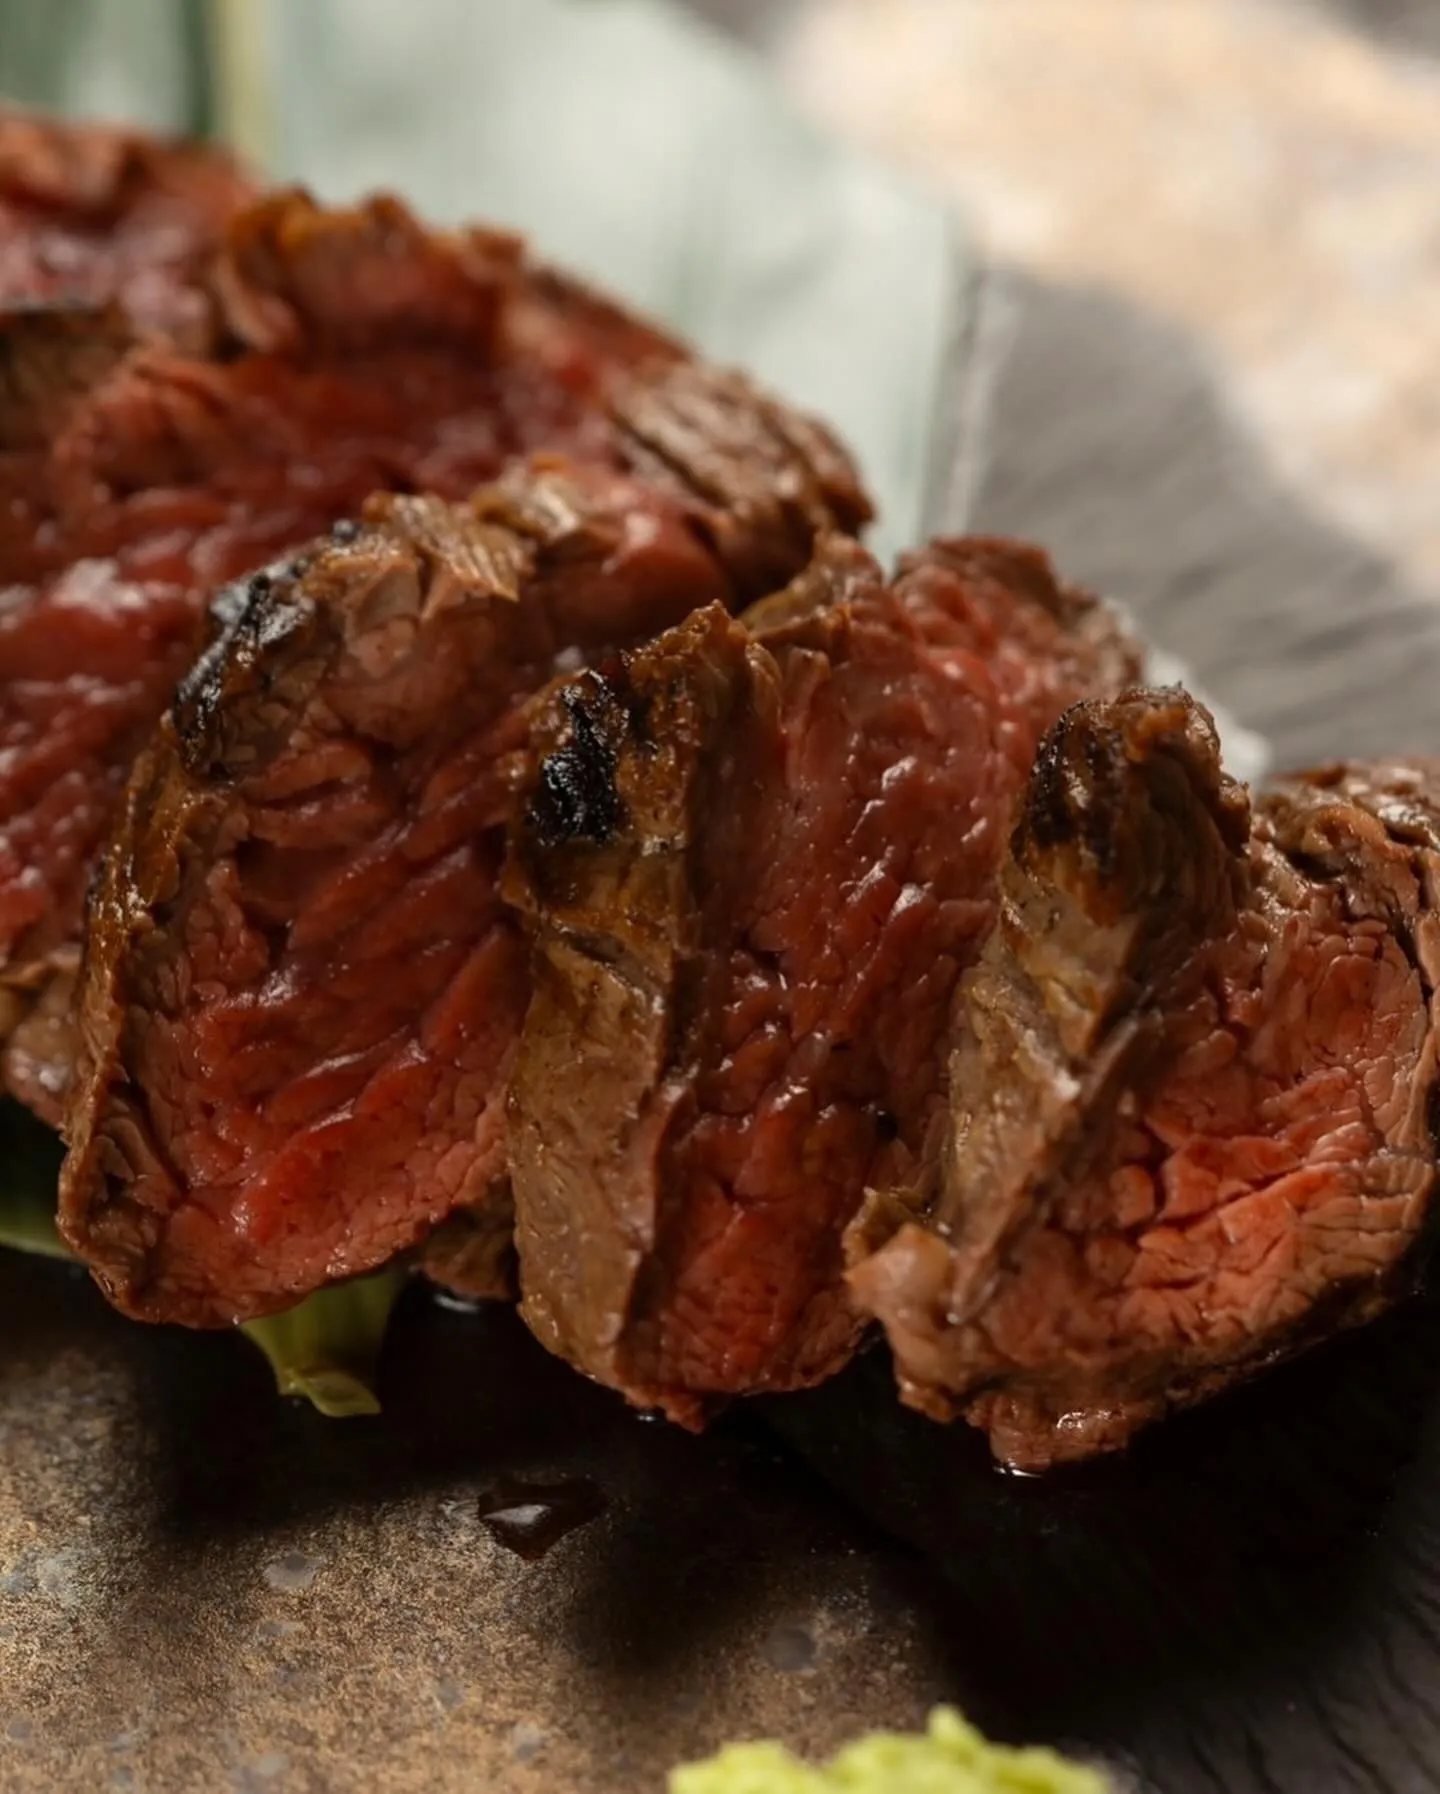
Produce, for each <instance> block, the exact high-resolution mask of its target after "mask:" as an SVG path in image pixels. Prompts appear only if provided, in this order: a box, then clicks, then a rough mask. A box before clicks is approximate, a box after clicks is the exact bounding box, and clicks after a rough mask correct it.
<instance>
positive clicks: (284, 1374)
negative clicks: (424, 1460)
mask: <svg viewBox="0 0 1440 1794" xmlns="http://www.w3.org/2000/svg"><path fill="white" fill-rule="evenodd" d="M64 1156H65V1154H64V1148H63V1147H62V1146H61V1144H60V1141H59V1140H58V1139H57V1138H56V1136H55V1134H53V1133H52V1132H51V1130H50V1129H49V1128H47V1127H45V1126H44V1125H43V1124H42V1123H41V1122H39V1121H37V1120H36V1119H35V1117H34V1116H33V1115H31V1114H30V1112H29V1110H28V1109H25V1108H22V1107H21V1105H20V1104H19V1103H17V1102H12V1101H10V1100H9V1099H3V1100H0V1246H10V1247H14V1248H15V1249H16V1250H17V1251H20V1252H35V1253H40V1254H43V1255H44V1256H45V1257H47V1258H69V1257H70V1252H69V1250H68V1249H67V1247H66V1245H65V1242H64V1241H63V1240H62V1239H61V1238H60V1233H59V1230H58V1228H57V1227H56V1225H55V1191H56V1185H57V1180H58V1178H59V1174H60V1162H61V1160H62V1159H63V1158H64ZM404 1285H405V1273H404V1272H403V1271H399V1270H391V1269H385V1270H380V1271H375V1272H373V1273H372V1274H371V1275H370V1276H368V1277H356V1278H353V1279H352V1280H351V1281H350V1282H348V1283H335V1284H332V1285H330V1287H329V1288H328V1289H322V1290H317V1291H316V1292H315V1294H314V1295H312V1296H307V1297H306V1299H305V1300H304V1301H303V1302H301V1303H299V1304H297V1306H296V1307H294V1308H291V1309H288V1310H287V1311H286V1312H285V1313H284V1314H275V1315H271V1316H269V1317H268V1318H267V1319H265V1320H263V1321H247V1322H245V1324H244V1325H243V1326H242V1327H241V1329H240V1331H241V1332H242V1333H243V1334H244V1335H245V1337H246V1338H247V1339H249V1340H250V1341H251V1342H252V1344H254V1345H255V1346H257V1347H258V1348H259V1349H260V1351H262V1352H263V1353H264V1354H265V1357H266V1360H267V1361H268V1363H269V1365H270V1368H271V1370H272V1371H273V1372H274V1374H275V1383H276V1386H277V1388H278V1389H279V1391H280V1393H281V1394H282V1395H294V1396H301V1397H303V1398H304V1399H305V1400H306V1401H308V1402H309V1403H310V1404H311V1405H312V1406H313V1407H315V1408H317V1409H318V1410H319V1411H320V1413H322V1414H325V1415H328V1416H329V1417H330V1418H332V1419H337V1420H339V1419H347V1418H349V1417H351V1416H354V1415H358V1414H378V1413H379V1412H380V1401H379V1397H378V1396H377V1395H376V1393H375V1372H376V1367H377V1366H378V1364H379V1361H380V1351H381V1347H382V1346H383V1345H384V1342H385V1331H386V1328H387V1326H388V1325H389V1321H390V1311H391V1309H392V1308H393V1307H394V1306H395V1301H396V1298H397V1297H398V1296H399V1294H400V1291H401V1290H402V1289H403V1287H404Z"/></svg>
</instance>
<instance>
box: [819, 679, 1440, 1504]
mask: <svg viewBox="0 0 1440 1794" xmlns="http://www.w3.org/2000/svg"><path fill="white" fill-rule="evenodd" d="M1437 881H1440V763H1432V764H1429V765H1421V764H1414V765H1396V766H1387V767H1379V768H1371V769H1365V768H1358V767H1340V768H1334V769H1331V770H1329V771H1326V772H1323V773H1318V774H1314V775H1310V776H1308V777H1300V778H1296V779H1293V780H1291V781H1288V782H1286V783H1285V784H1283V785H1281V786H1279V787H1278V788H1277V789H1276V790H1274V791H1273V792H1271V793H1270V794H1268V795H1267V796H1265V797H1263V798H1261V799H1260V800H1259V801H1258V803H1257V805H1256V809H1255V814H1254V817H1253V819H1252V817H1251V814H1250V807H1249V803H1248V800H1247V798H1246V796H1245V793H1244V792H1243V791H1242V790H1241V789H1240V788H1239V787H1237V786H1236V785H1234V784H1233V783H1231V782H1230V781H1229V780H1227V779H1226V778H1225V777H1224V775H1223V774H1222V772H1221V769H1220V763H1219V753H1218V747H1217V743H1216V739H1215V735H1214V731H1213V729H1212V728H1211V726H1210V722H1209V719H1208V717H1207V716H1206V715H1205V713H1204V712H1203V711H1202V710H1200V709H1199V707H1198V706H1196V705H1195V704H1193V702H1192V701H1191V700H1189V699H1188V698H1186V697H1185V696H1184V694H1183V693H1179V692H1165V693H1153V692H1148V693H1147V692H1140V693H1132V694H1128V695H1126V696H1125V697H1124V698H1122V699H1120V700H1118V701H1116V702H1114V703H1091V704H1082V705H1081V706H1079V708H1078V709H1076V710H1074V711H1072V712H1071V713H1070V714H1069V715H1067V716H1066V717H1065V718H1063V719H1062V721H1061V722H1060V723H1059V724H1057V726H1056V728H1055V729H1054V730H1053V731H1052V733H1051V735H1050V736H1049V738H1048V739H1047V741H1046V744H1045V746H1044V748H1043V749H1042V752H1041V755H1040V759H1039V762H1038V765H1037V768H1036V771H1035V774H1034V777H1033V779H1032V781H1031V784H1030V789H1029V792H1028V796H1027V800H1026V804H1025V808H1024V811H1023V814H1022V817H1021V820H1020V823H1019V826H1018V827H1017V829H1016V832H1015V836H1014V840H1013V843H1012V848H1011V854H1010V858H1009V860H1008V861H1007V864H1006V867H1005V871H1004V874H1003V878H1002V888H1003V892H1004V901H1003V906H1002V920H1001V925H1000V927H999V928H998V929H997V930H996V932H995V934H994V936H993V937H992V939H991V942H990V945H989V947H988V948H987V950H986V952H985V955H984V957H983V959H982V961H981V963H980V965H979V966H978V967H977V968H976V969H975V970H974V971H973V972H972V973H971V974H970V975H969V976H968V977H967V978H966V980H965V981H964V984H963V986H962V989H961V993H960V999H959V1002H958V1005H957V1021H956V1037H955V1046H954V1052H953V1055H952V1058H951V1071H950V1081H951V1091H952V1097H951V1101H952V1113H951V1116H950V1120H949V1124H948V1126H947V1127H946V1129H945V1130H944V1137H943V1144H942V1145H941V1148H940V1150H939V1152H938V1153H937V1155H936V1159H935V1163H934V1166H933V1172H934V1182H933V1186H932V1189H931V1191H930V1202H929V1206H928V1210H927V1212H926V1213H925V1214H924V1217H923V1219H922V1220H918V1221H911V1222H909V1223H908V1224H905V1225H903V1226H902V1227H901V1228H900V1230H899V1231H898V1232H897V1233H896V1234H895V1237H894V1238H893V1239H892V1240H891V1241H890V1242H889V1243H888V1244H887V1245H886V1246H884V1248H883V1249H882V1250H880V1251H879V1252H878V1253H877V1254H875V1255H874V1256H872V1257H869V1258H868V1259H865V1260H864V1261H863V1262H861V1263H860V1264H859V1266H858V1267H857V1268H856V1269H855V1270H854V1271H853V1273H852V1275H851V1279H850V1281H851V1287H852V1289H853V1291H854V1292H855V1294H856V1297H857V1299H858V1300H860V1302H861V1303H862V1304H863V1305H864V1307H865V1308H866V1309H867V1310H868V1311H869V1312H871V1313H873V1314H876V1315H878V1316H879V1317H880V1319H881V1320H883V1322H884V1323H885V1327H886V1330H887V1332H888V1334H889V1337H890V1342H891V1345H892V1347H893V1349H894V1353H895V1358H896V1362H897V1366H898V1370H899V1375H900V1380H901V1387H902V1391H903V1393H904V1396H905V1399H906V1400H907V1401H909V1402H910V1403H912V1405H914V1406H916V1407H919V1408H921V1409H923V1410H925V1411H926V1412H928V1413H931V1414H933V1415H935V1416H936V1417H937V1418H942V1419H944V1418H949V1417H950V1416H952V1415H955V1414H964V1415H965V1416H966V1417H967V1418H969V1419H970V1420H972V1421H974V1422H975V1423H976V1424H977V1425H979V1426H981V1427H984V1428H985V1429H986V1430H987V1431H988V1432H989V1435H990V1439H991V1443H992V1446H993V1448H994V1450H995V1452H996V1455H997V1456H998V1457H1000V1458H1001V1459H1003V1460H1004V1461H1006V1462H1007V1463H1010V1464H1012V1465H1015V1466H1017V1467H1019V1468H1022V1469H1027V1470H1035V1469H1043V1468H1045V1467H1047V1466H1048V1465H1051V1464H1053V1463H1056V1462H1058V1461H1061V1460H1064V1459H1068V1458H1076V1457H1083V1456H1086V1455H1089V1454H1090V1453H1093V1452H1098V1451H1104V1450H1108V1449H1111V1448H1113V1447H1115V1446H1118V1445H1121V1444H1123V1443H1124V1442H1125V1441H1126V1440H1127V1439H1128V1438H1129V1437H1130V1435H1131V1434H1132V1433H1133V1431H1134V1430H1135V1429H1136V1428H1137V1427H1139V1426H1141V1425H1143V1424H1144V1423H1146V1422H1148V1421H1150V1420H1153V1419H1156V1418H1158V1417H1159V1416H1161V1415H1163V1414H1165V1413H1166V1412H1168V1411H1169V1410H1171V1409H1173V1408H1175V1407H1179V1406H1182V1405H1185V1404H1187V1403H1191V1402H1194V1401H1197V1400H1199V1399H1200V1398H1202V1397H1203V1396H1205V1395H1207V1394H1209V1393H1211V1392H1213V1391H1215V1390H1218V1389H1221V1388H1223V1387H1224V1386H1226V1385H1227V1384H1229V1383H1232V1382H1234V1381H1236V1380H1237V1379H1239V1378H1241V1377H1243V1376H1246V1375H1248V1374H1250V1373H1252V1372H1254V1371H1255V1370H1258V1369H1260V1368H1261V1367H1262V1366H1264V1365H1266V1364H1269V1363H1272V1362H1274V1361H1275V1360H1276V1359H1278V1358H1281V1357H1283V1356H1285V1355H1287V1354H1289V1353H1292V1352H1294V1351H1296V1350H1298V1349H1300V1348H1301V1347H1302V1346H1304V1345H1306V1344H1308V1343H1310V1342H1311V1341H1313V1340H1316V1339H1319V1338H1322V1337H1324V1336H1325V1335H1326V1334H1327V1333H1329V1332H1331V1331H1333V1330H1334V1329H1336V1328H1338V1327H1342V1326H1348V1325H1353V1324H1355V1323H1358V1322H1361V1321H1364V1320H1366V1319H1368V1318H1370V1317H1371V1316H1373V1315H1374V1314H1376V1313H1377V1312H1378V1311H1379V1310H1380V1309H1382V1308H1383V1307H1385V1306H1386V1305H1387V1304H1388V1303H1390V1302H1392V1301H1393V1300H1395V1299H1396V1297H1397V1296H1398V1295H1400V1294H1402V1293H1404V1292H1405V1291H1407V1290H1408V1289H1409V1288H1410V1287H1411V1286H1412V1284H1413V1280H1414V1277H1415V1274H1416V1270H1417V1267H1418V1264H1419V1254H1418V1253H1417V1251H1416V1247H1417V1242H1418V1241H1419V1240H1420V1238H1421V1235H1422V1232H1423V1230H1424V1224H1425V1221H1426V1217H1427V1213H1428V1209H1429V1202H1430V1195H1431V1191H1432V1188H1433V1185H1434V1177H1435V1143H1434V1139H1433V1137H1432V1131H1431V1120H1430V1111H1431V1102H1432V1094H1433V1091H1434V1086H1435V1070H1436V1040H1435V1031H1436V1009H1435V988H1436V980H1437V974H1440V924H1437V920H1436V915H1435V904H1436V900H1437V895H1440V882H1437Z"/></svg>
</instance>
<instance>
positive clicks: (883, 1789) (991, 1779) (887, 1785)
mask: <svg viewBox="0 0 1440 1794" xmlns="http://www.w3.org/2000/svg"><path fill="white" fill-rule="evenodd" d="M670 1794H1107V1790H1106V1786H1105V1782H1104V1780H1103V1779H1102V1778H1101V1777H1100V1776H1099V1775H1097V1774H1096V1772H1095V1771H1094V1770H1093V1769H1082V1768H1081V1767H1080V1766H1079V1765H1078V1764H1075V1763H1067V1762H1065V1761H1064V1759H1063V1758H1061V1757H1057V1756H1056V1755H1055V1753H1054V1752H1053V1751H1049V1750H1007V1749H1005V1748H1004V1747H1003V1746H1001V1745H997V1744H990V1743H987V1742H986V1740H985V1739H984V1738H982V1737H981V1736H980V1734H979V1732H977V1731H976V1730H975V1728H974V1727H973V1726H971V1725H967V1724H966V1722H965V1721H964V1720H963V1719H962V1718H961V1717H960V1715H959V1714H958V1713H956V1712H954V1711H953V1710H951V1709H950V1708H948V1707H940V1708H937V1709H936V1711H935V1712H934V1713H932V1714H931V1715H930V1725H929V1728H928V1729H927V1730H926V1732H925V1734H924V1735H923V1737H913V1736H906V1735H905V1734H903V1733H899V1732H872V1733H871V1735H870V1736H869V1737H868V1738H861V1739H859V1740H857V1742H856V1743H854V1744H851V1745H847V1746H846V1748H845V1749H844V1750H842V1751H841V1752H840V1754H839V1756H837V1757H836V1758H835V1759H834V1760H833V1761H832V1762H831V1763H829V1764H828V1765H826V1766H825V1767H823V1768H819V1769H817V1768H812V1767H811V1766H809V1765H808V1764H805V1763H802V1762H800V1761H799V1759H798V1758H796V1757H792V1756H791V1754H790V1752H789V1751H788V1750H785V1749H784V1748H783V1747H782V1746H780V1745H778V1744H732V1745H729V1746H728V1747H727V1748H726V1749H725V1750H722V1751H721V1752H720V1754H719V1756H718V1757H712V1758H711V1759H710V1760H709V1761H708V1762H706V1763H689V1764H686V1765H685V1767H684V1768H681V1769H677V1770H675V1771H674V1773H673V1774H672V1775H671V1777H670Z"/></svg>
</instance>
